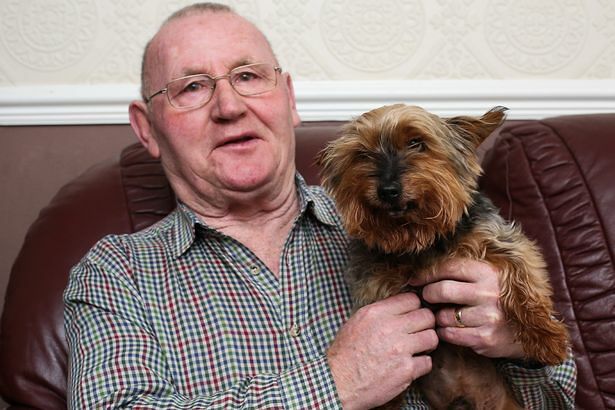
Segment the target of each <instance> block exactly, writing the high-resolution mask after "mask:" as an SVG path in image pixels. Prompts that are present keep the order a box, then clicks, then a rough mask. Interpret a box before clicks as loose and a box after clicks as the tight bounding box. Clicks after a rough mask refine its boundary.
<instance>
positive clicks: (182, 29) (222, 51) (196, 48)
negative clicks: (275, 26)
mask: <svg viewBox="0 0 615 410" xmlns="http://www.w3.org/2000/svg"><path fill="white" fill-rule="evenodd" d="M151 51H152V53H151V54H152V57H153V59H154V60H155V65H156V66H157V67H154V69H155V70H164V71H166V70H165V68H166V69H167V70H168V69H171V68H172V67H173V68H174V70H171V71H177V70H178V68H177V66H178V65H179V66H180V68H179V70H181V71H182V72H183V71H194V70H203V68H207V67H201V66H200V65H201V64H204V63H205V60H206V59H207V58H209V59H213V60H224V61H216V63H221V64H224V65H225V66H227V67H226V68H228V69H230V68H234V67H236V66H238V65H241V64H245V63H248V62H255V61H252V60H254V58H252V57H251V56H252V55H256V54H259V55H265V56H267V57H269V56H273V52H272V51H271V48H270V46H269V43H268V42H267V40H266V38H265V37H264V35H263V34H262V33H261V32H260V31H259V30H258V29H257V28H256V26H254V25H253V24H252V23H250V22H249V21H247V20H245V19H244V18H242V17H241V16H238V15H236V14H233V13H224V12H218V13H211V12H209V13H202V14H199V15H191V16H185V17H181V18H179V19H177V20H173V21H170V22H168V23H167V24H166V25H165V26H164V27H163V28H162V29H161V30H160V31H159V33H158V34H157V35H156V36H155V37H154V40H153V41H152V50H151ZM204 54H206V58H201V56H203V57H205V56H204ZM261 58H262V57H261ZM150 61H151V60H150ZM187 62H192V63H191V64H193V65H194V64H196V65H197V66H195V67H188V66H186V67H183V66H184V65H185V64H186V63H187ZM197 62H198V64H197ZM164 66H166V67H164Z"/></svg>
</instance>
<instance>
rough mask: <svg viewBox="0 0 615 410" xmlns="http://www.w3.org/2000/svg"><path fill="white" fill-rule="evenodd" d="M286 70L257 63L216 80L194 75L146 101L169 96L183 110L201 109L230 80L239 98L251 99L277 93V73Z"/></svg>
mask: <svg viewBox="0 0 615 410" xmlns="http://www.w3.org/2000/svg"><path fill="white" fill-rule="evenodd" d="M281 72H282V69H281V68H280V67H276V66H274V65H272V64H267V63H255V64H248V65H243V66H240V67H236V68H233V69H232V70H231V71H229V73H228V74H224V75H219V76H217V77H212V76H210V75H207V74H194V75H188V76H186V77H180V78H176V79H175V80H172V81H171V82H169V83H168V84H167V86H166V87H165V88H163V89H162V90H159V91H156V92H155V93H154V94H152V95H150V96H149V97H147V98H145V102H146V103H148V104H149V102H150V101H151V100H152V98H154V97H155V96H157V95H159V94H166V95H167V99H168V100H169V103H170V104H171V105H172V106H173V107H175V108H179V109H187V108H199V107H202V106H204V105H205V104H207V103H208V102H209V100H211V96H212V95H213V94H214V90H215V89H216V83H217V81H218V80H221V79H223V78H226V79H228V81H229V83H230V84H231V87H233V89H234V90H235V91H237V93H238V94H239V95H243V96H250V95H258V94H262V93H265V92H267V91H270V90H273V89H274V88H275V86H276V85H277V83H278V76H277V75H276V73H281Z"/></svg>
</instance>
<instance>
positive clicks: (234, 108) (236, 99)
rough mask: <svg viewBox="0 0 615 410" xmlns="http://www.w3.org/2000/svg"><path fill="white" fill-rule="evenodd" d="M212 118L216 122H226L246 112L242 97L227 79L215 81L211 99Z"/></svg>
mask: <svg viewBox="0 0 615 410" xmlns="http://www.w3.org/2000/svg"><path fill="white" fill-rule="evenodd" d="M211 99H212V101H211V102H210V104H212V117H213V119H214V120H216V121H228V120H233V119H235V118H238V117H241V116H242V115H243V113H244V112H245V111H246V104H245V100H244V97H242V96H241V95H239V93H238V92H237V91H235V89H234V88H233V87H232V86H231V83H230V82H229V78H228V77H222V78H217V79H216V87H215V88H214V90H213V95H212V97H211Z"/></svg>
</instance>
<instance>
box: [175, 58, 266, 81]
mask: <svg viewBox="0 0 615 410" xmlns="http://www.w3.org/2000/svg"><path fill="white" fill-rule="evenodd" d="M249 64H254V60H251V59H247V58H242V59H241V60H237V61H235V62H234V63H233V64H230V65H229V66H227V71H226V72H225V73H210V72H208V71H207V70H203V69H202V68H190V67H189V68H185V69H183V70H182V71H181V73H180V75H179V76H177V77H175V78H181V77H187V76H189V75H197V74H206V75H209V76H212V77H213V76H215V75H224V74H227V73H228V72H229V71H231V70H233V69H235V68H237V67H241V66H244V65H249Z"/></svg>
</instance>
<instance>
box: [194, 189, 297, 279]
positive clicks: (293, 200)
mask: <svg viewBox="0 0 615 410" xmlns="http://www.w3.org/2000/svg"><path fill="white" fill-rule="evenodd" d="M216 211H217V212H216V213H209V212H208V213H207V214H203V213H199V212H198V209H196V210H195V212H196V213H197V215H198V216H199V218H201V219H202V220H203V221H204V222H205V223H206V224H207V225H208V226H210V227H212V228H215V229H217V230H219V231H220V232H222V233H224V234H226V235H228V236H230V237H232V238H234V239H236V240H238V241H239V242H241V243H242V244H244V245H245V246H246V247H248V248H249V249H250V250H251V251H252V252H253V253H254V254H255V255H256V256H257V257H259V258H260V259H261V260H262V261H263V263H265V265H266V266H267V267H268V268H269V269H270V270H271V271H272V272H273V273H274V274H276V276H277V275H278V274H279V261H280V257H281V254H282V249H283V247H284V243H285V241H286V238H287V237H288V235H289V233H290V230H291V229H292V226H293V223H294V221H295V219H296V217H297V215H298V214H299V199H298V196H297V191H296V187H295V185H294V184H292V186H289V187H288V188H287V189H285V190H282V191H280V192H279V194H278V195H277V196H276V197H275V198H271V200H269V201H267V202H266V203H265V204H262V203H259V202H255V203H250V204H248V203H246V204H242V205H241V206H232V207H228V208H227V209H226V212H220V210H219V209H218V210H216Z"/></svg>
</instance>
